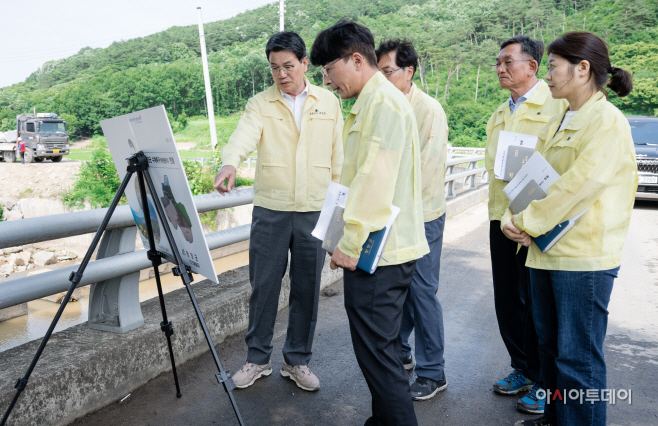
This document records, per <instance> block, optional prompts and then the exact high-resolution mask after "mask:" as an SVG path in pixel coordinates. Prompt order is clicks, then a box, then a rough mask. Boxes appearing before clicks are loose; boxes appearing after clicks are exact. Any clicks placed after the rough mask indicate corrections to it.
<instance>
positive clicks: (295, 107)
mask: <svg viewBox="0 0 658 426" xmlns="http://www.w3.org/2000/svg"><path fill="white" fill-rule="evenodd" d="M281 95H283V99H285V100H286V103H287V104H288V108H290V112H292V115H293V116H294V117H295V123H297V130H298V131H300V132H301V131H302V109H303V108H304V101H305V100H306V98H307V97H308V82H307V81H306V79H304V91H303V92H302V93H300V94H299V95H297V96H295V99H293V98H292V96H290V95H288V94H287V93H283V92H281Z"/></svg>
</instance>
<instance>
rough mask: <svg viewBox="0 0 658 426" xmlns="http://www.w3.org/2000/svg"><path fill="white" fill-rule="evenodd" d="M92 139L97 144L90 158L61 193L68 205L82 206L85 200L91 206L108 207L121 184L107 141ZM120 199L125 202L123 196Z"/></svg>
mask: <svg viewBox="0 0 658 426" xmlns="http://www.w3.org/2000/svg"><path fill="white" fill-rule="evenodd" d="M94 139H95V141H94V142H95V143H97V144H98V145H99V146H97V147H96V148H94V150H93V151H92V152H91V160H89V161H85V162H84V163H83V164H82V166H81V167H80V173H78V175H77V177H76V181H75V184H74V185H73V188H72V189H71V190H70V191H67V192H65V193H63V194H62V201H63V202H64V204H65V205H66V206H68V207H82V206H83V204H84V202H85V201H87V202H89V204H90V205H91V207H92V208H103V207H108V206H109V205H110V203H112V199H113V198H114V194H115V193H116V191H117V190H118V189H119V185H120V184H121V180H120V179H119V174H118V173H117V170H116V167H115V166H114V161H112V156H111V155H110V151H108V149H107V143H105V141H104V138H103V140H100V138H98V139H97V138H94ZM122 201H123V202H122V204H123V203H125V196H124V200H122Z"/></svg>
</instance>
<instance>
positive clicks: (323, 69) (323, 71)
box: [320, 53, 352, 78]
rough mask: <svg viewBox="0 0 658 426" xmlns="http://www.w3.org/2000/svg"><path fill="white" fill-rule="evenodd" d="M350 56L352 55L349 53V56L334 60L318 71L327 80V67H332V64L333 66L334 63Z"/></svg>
mask: <svg viewBox="0 0 658 426" xmlns="http://www.w3.org/2000/svg"><path fill="white" fill-rule="evenodd" d="M350 56H352V53H350V54H349V55H345V56H341V57H340V58H338V59H335V60H333V61H331V62H329V63H328V64H327V65H325V66H323V67H322V68H321V69H320V72H322V76H323V77H327V78H329V71H331V70H330V69H329V68H327V67H328V66H329V65H333V64H335V63H336V62H338V61H340V60H341V59H345V58H347V57H350Z"/></svg>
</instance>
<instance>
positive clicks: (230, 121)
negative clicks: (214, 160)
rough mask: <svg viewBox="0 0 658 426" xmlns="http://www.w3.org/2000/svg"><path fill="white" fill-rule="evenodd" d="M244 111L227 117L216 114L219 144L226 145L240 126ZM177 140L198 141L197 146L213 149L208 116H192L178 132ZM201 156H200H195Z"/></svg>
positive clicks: (220, 145)
mask: <svg viewBox="0 0 658 426" xmlns="http://www.w3.org/2000/svg"><path fill="white" fill-rule="evenodd" d="M240 117H242V113H237V114H231V115H229V116H227V117H218V116H215V127H216V128H217V145H218V146H219V147H222V146H224V145H226V142H227V141H228V138H229V137H230V136H231V135H232V134H233V132H234V131H235V128H236V127H237V126H238V121H239V120H240ZM175 136H176V142H196V147H197V148H201V149H204V148H205V149H211V146H210V123H209V121H208V119H207V118H206V117H202V116H201V117H200V116H195V117H190V118H189V121H188V123H187V126H186V127H185V128H184V129H182V130H180V131H179V132H178V133H176V135H175ZM195 157H200V156H195Z"/></svg>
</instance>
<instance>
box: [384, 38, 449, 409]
mask: <svg viewBox="0 0 658 426" xmlns="http://www.w3.org/2000/svg"><path fill="white" fill-rule="evenodd" d="M376 53H377V61H378V63H379V69H380V71H381V72H382V74H384V76H385V77H386V78H387V79H388V81H390V82H391V83H393V85H394V86H395V87H397V88H398V89H399V90H400V91H401V92H402V93H404V94H405V96H406V97H407V99H408V100H409V102H410V103H411V107H412V108H413V110H414V114H415V116H416V122H417V123H418V134H419V137H420V144H419V145H420V170H421V176H422V178H421V181H422V194H423V219H424V221H425V237H426V238H427V243H428V244H429V246H430V252H429V253H428V254H426V255H425V256H423V257H422V258H421V259H418V261H417V262H416V271H415V272H414V277H413V280H412V281H411V287H410V288H409V292H408V293H407V300H406V302H405V304H404V311H403V314H402V328H401V329H400V336H401V338H402V352H401V356H402V363H403V364H404V367H405V368H406V369H407V370H410V369H412V368H414V361H413V357H412V356H411V346H410V345H409V336H410V335H411V332H412V331H413V330H414V329H415V337H416V343H415V346H416V348H415V354H416V363H415V372H416V380H415V381H414V382H413V383H412V384H411V396H412V397H413V399H416V400H420V401H422V400H427V399H430V398H432V397H433V396H435V395H436V394H437V393H438V392H440V391H442V390H445V389H446V388H447V387H448V382H447V381H446V378H445V374H444V370H443V368H444V366H445V361H444V358H443V347H444V339H443V309H442V308H441V303H440V302H439V299H438V298H437V296H436V293H437V291H439V269H440V267H441V248H442V246H443V228H444V225H445V219H446V218H445V211H446V196H445V188H444V184H445V175H446V157H447V151H448V123H447V120H446V114H445V112H444V111H443V108H442V107H441V104H439V102H438V101H437V100H436V99H434V98H432V97H431V96H429V95H427V94H426V93H424V92H423V91H422V90H420V89H419V88H418V87H417V86H416V85H415V84H414V82H413V78H414V74H415V73H416V67H417V66H418V54H416V50H415V49H414V47H413V45H412V44H411V43H410V42H407V41H401V40H389V41H386V42H383V43H381V44H380V45H379V48H378V49H377V52H376Z"/></svg>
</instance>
